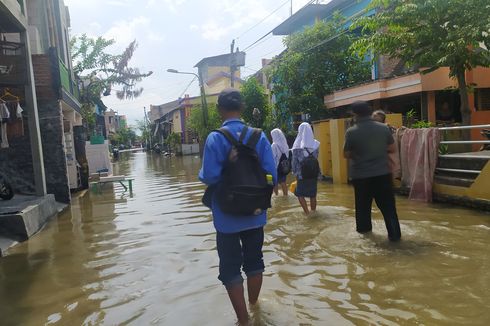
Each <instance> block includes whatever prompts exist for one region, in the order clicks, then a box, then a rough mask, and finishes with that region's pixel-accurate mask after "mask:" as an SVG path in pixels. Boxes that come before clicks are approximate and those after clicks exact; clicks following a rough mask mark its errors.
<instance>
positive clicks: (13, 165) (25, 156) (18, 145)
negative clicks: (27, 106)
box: [0, 120, 35, 194]
mask: <svg viewBox="0 0 490 326" xmlns="http://www.w3.org/2000/svg"><path fill="white" fill-rule="evenodd" d="M24 130H25V131H24V136H22V137H13V138H10V139H9V144H10V146H9V148H2V149H0V173H1V174H2V175H3V176H4V177H6V178H7V180H8V181H9V182H10V183H11V185H12V187H13V188H14V191H15V192H18V193H19V192H20V193H24V194H34V192H35V188H34V171H33V167H32V156H31V143H30V141H29V130H28V128H27V120H24Z"/></svg>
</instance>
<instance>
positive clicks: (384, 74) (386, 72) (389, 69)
mask: <svg viewBox="0 0 490 326" xmlns="http://www.w3.org/2000/svg"><path fill="white" fill-rule="evenodd" d="M400 62H401V60H400V59H390V58H389V57H387V56H384V55H383V56H381V57H380V58H379V65H378V68H379V78H380V79H384V78H390V77H393V75H396V72H395V68H397V66H398V65H399V64H400Z"/></svg>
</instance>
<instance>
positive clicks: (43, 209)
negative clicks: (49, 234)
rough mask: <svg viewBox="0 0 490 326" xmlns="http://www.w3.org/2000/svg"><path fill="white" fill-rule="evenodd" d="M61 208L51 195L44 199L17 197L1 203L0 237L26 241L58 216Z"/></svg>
mask: <svg viewBox="0 0 490 326" xmlns="http://www.w3.org/2000/svg"><path fill="white" fill-rule="evenodd" d="M59 208H60V207H59V205H58V204H57V203H56V201H55V199H54V196H53V195H51V194H50V195H46V196H44V197H37V196H22V195H16V196H15V197H14V198H13V199H11V200H7V201H0V236H4V237H7V238H10V239H13V240H16V241H25V240H27V239H28V238H30V237H31V236H32V235H34V234H35V233H37V232H38V231H39V230H40V229H41V228H42V227H43V226H44V224H46V222H47V221H48V219H49V218H51V217H53V216H54V215H56V214H57V213H58V209H59Z"/></svg>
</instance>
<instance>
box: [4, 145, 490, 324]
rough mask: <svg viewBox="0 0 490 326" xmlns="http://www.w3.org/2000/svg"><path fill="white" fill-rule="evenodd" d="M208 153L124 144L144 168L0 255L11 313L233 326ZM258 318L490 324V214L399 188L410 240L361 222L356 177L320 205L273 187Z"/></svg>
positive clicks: (326, 188) (327, 189)
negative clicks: (359, 229)
mask: <svg viewBox="0 0 490 326" xmlns="http://www.w3.org/2000/svg"><path fill="white" fill-rule="evenodd" d="M199 164H200V160H199V158H196V157H185V158H172V159H168V158H164V157H159V156H153V157H152V156H147V154H145V153H134V154H129V153H128V154H124V155H123V157H122V159H121V161H120V162H119V163H118V164H117V165H116V166H115V171H114V174H125V175H130V176H132V177H134V178H135V182H134V196H133V198H130V197H129V195H127V194H123V193H122V189H121V187H120V186H119V185H115V186H114V188H112V187H111V186H109V185H107V186H106V187H105V188H104V190H103V194H101V195H96V194H93V193H87V194H86V195H85V196H83V197H80V198H76V199H74V201H73V204H72V206H71V207H70V208H69V209H68V210H67V211H66V212H65V213H63V214H62V215H60V216H59V217H58V219H56V220H53V221H51V222H50V223H49V224H48V225H47V226H46V228H45V229H44V230H43V231H42V232H41V233H39V234H38V235H36V236H35V237H33V238H32V239H31V240H29V241H27V242H25V243H22V244H20V245H18V246H17V247H15V248H13V249H11V250H10V251H9V253H8V254H9V255H8V256H7V257H5V258H2V259H1V260H0V291H1V292H0V315H1V322H0V324H1V325H44V324H49V325H51V324H52V325H125V324H132V325H150V324H155V325H232V324H233V322H234V320H235V315H234V313H233V309H232V307H231V304H230V303H229V300H228V298H227V295H226V292H225V289H224V288H223V287H222V285H221V284H220V283H219V281H218V280H217V274H218V256H217V253H216V251H215V231H214V228H213V225H212V219H211V214H210V212H209V211H208V210H207V209H205V208H204V207H203V206H202V205H201V202H200V199H201V195H202V192H203V189H204V188H203V186H202V185H201V184H200V183H199V182H198V181H197V177H196V175H197V172H198V169H199ZM273 200H274V208H273V209H272V211H271V214H270V217H269V222H268V225H267V227H266V240H265V248H264V254H265V263H266V274H265V279H264V287H263V290H262V295H261V299H260V305H259V307H257V308H256V309H255V310H254V311H253V312H252V313H253V323H254V324H255V325H489V324H490V303H489V302H490V272H489V271H490V254H489V248H490V215H489V214H487V213H482V212H478V211H472V210H467V209H462V208H452V207H449V206H444V205H427V204H422V203H417V202H409V201H408V200H406V199H405V198H399V199H398V208H399V216H400V221H401V225H402V234H403V240H402V242H401V243H398V244H390V243H388V241H387V239H386V230H385V229H384V223H383V221H382V218H381V215H380V213H379V211H377V210H376V212H375V221H374V232H373V234H372V235H369V236H361V235H358V234H357V233H356V232H355V225H354V224H355V221H354V217H353V216H354V207H353V205H354V200H353V190H352V189H351V188H350V187H348V186H334V185H331V184H327V183H322V184H321V185H320V187H319V198H318V200H319V206H320V210H319V212H318V214H317V215H316V216H312V217H308V218H307V217H304V216H303V215H302V211H301V208H300V207H299V204H298V202H297V200H296V198H294V197H289V198H282V197H278V198H274V199H273Z"/></svg>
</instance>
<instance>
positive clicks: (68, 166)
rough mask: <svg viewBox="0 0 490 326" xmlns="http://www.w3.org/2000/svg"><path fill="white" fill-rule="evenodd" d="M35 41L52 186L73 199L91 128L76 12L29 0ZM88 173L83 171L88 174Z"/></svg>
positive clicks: (58, 0)
mask: <svg viewBox="0 0 490 326" xmlns="http://www.w3.org/2000/svg"><path fill="white" fill-rule="evenodd" d="M26 9H27V14H28V24H29V33H30V37H29V41H30V44H31V48H32V61H33V67H34V77H35V80H36V93H37V102H38V110H39V118H40V124H41V136H42V139H43V145H44V151H45V153H49V155H45V157H44V160H45V167H46V182H47V186H48V191H49V192H50V193H54V194H55V197H56V200H58V201H60V202H65V203H68V202H70V197H71V195H70V190H73V189H78V188H80V187H81V186H82V183H83V184H86V182H87V180H82V176H81V175H80V169H79V167H80V163H81V162H84V161H85V152H84V146H85V129H84V127H83V126H82V115H81V105H80V103H79V100H78V99H79V89H78V83H77V82H76V80H75V78H74V73H73V69H72V61H71V53H70V45H69V44H70V36H69V28H70V13H69V10H68V7H67V6H65V4H64V2H63V0H45V1H42V0H27V2H26ZM86 177H87V176H83V179H86Z"/></svg>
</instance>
